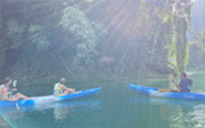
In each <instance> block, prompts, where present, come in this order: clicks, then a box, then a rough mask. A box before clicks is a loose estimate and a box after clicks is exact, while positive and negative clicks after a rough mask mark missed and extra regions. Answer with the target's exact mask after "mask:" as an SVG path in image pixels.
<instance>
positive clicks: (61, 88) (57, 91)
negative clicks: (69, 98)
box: [54, 78, 76, 96]
mask: <svg viewBox="0 0 205 128" xmlns="http://www.w3.org/2000/svg"><path fill="white" fill-rule="evenodd" d="M65 83H66V79H65V78H61V79H60V81H59V82H58V83H56V84H55V86H54V95H55V96H63V95H67V94H73V93H76V91H75V89H72V88H68V87H66V86H65Z"/></svg>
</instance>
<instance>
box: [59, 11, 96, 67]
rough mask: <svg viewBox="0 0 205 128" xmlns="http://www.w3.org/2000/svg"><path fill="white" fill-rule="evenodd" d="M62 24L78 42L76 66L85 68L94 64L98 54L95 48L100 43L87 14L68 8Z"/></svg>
mask: <svg viewBox="0 0 205 128" xmlns="http://www.w3.org/2000/svg"><path fill="white" fill-rule="evenodd" d="M93 23H94V22H93ZM60 24H61V25H62V26H63V28H64V30H65V31H68V32H69V33H70V34H72V35H74V36H75V38H76V40H77V41H78V43H77V50H76V52H77V54H76V57H75V60H74V64H82V65H85V66H88V65H90V64H94V61H93V59H94V57H95V56H96V55H97V54H98V53H97V51H96V50H95V47H96V45H97V43H98V42H99V41H98V38H97V36H96V34H95V31H94V29H93V27H92V23H91V21H90V20H89V19H88V18H87V17H86V15H85V13H84V12H83V11H82V10H80V9H78V8H76V7H67V8H66V9H65V10H64V15H63V17H62V19H61V22H60ZM94 25H95V23H94Z"/></svg>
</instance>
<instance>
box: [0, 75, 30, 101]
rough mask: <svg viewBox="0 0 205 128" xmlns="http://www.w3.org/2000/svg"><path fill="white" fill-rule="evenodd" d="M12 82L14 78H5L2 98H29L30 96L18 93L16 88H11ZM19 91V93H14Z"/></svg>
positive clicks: (1, 89)
mask: <svg viewBox="0 0 205 128" xmlns="http://www.w3.org/2000/svg"><path fill="white" fill-rule="evenodd" d="M11 84H12V79H11V78H10V77H6V78H5V79H4V80H3V84H2V85H1V86H0V100H6V101H17V100H20V99H23V100H28V99H30V98H29V97H27V96H25V95H23V94H21V93H18V92H17V89H16V88H13V89H11V87H10V85H11ZM12 92H17V93H15V94H14V93H12Z"/></svg>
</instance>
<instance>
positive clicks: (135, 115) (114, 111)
mask: <svg viewBox="0 0 205 128" xmlns="http://www.w3.org/2000/svg"><path fill="white" fill-rule="evenodd" d="M191 77H192V78H193V80H194V83H195V84H194V85H193V90H201V91H205V80H204V77H205V74H204V73H202V74H200V73H197V74H193V75H192V76H191ZM128 83H140V84H143V83H144V84H146V85H148V86H153V87H164V88H166V87H169V85H168V81H166V80H163V79H158V80H157V79H149V80H143V81H140V82H137V81H105V82H102V83H98V85H102V87H103V90H102V92H101V93H100V94H99V95H96V96H93V97H87V98H81V99H76V100H72V101H67V102H63V103H55V104H50V105H44V106H41V107H39V108H38V109H37V110H35V111H33V110H29V109H28V110H18V111H17V110H9V112H5V113H2V114H1V115H2V118H1V119H0V124H1V125H0V127H1V128H165V127H166V128H205V103H202V102H201V103H200V102H188V101H181V100H179V101H177V100H167V99H156V98H149V97H147V96H143V95H139V94H137V93H135V92H132V91H131V90H129V88H128V87H127V85H128ZM73 87H77V88H81V89H82V88H83V87H84V88H85V87H86V88H89V87H95V86H93V85H90V84H89V83H86V84H83V83H81V84H77V85H73ZM96 87H97V86H96ZM32 89H33V90H32V93H34V89H36V88H32ZM36 90H38V92H39V95H43V93H45V94H46V93H50V92H52V88H49V87H45V88H37V89H36ZM26 92H27V91H26ZM26 92H25V93H26ZM35 94H36V92H35ZM30 95H33V94H30Z"/></svg>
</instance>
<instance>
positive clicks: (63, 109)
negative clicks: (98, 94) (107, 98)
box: [52, 100, 100, 120]
mask: <svg viewBox="0 0 205 128" xmlns="http://www.w3.org/2000/svg"><path fill="white" fill-rule="evenodd" d="M99 105H100V101H99V100H90V101H80V102H79V101H78V102H71V103H70V102H66V103H63V104H62V103H58V104H55V105H54V106H53V107H52V108H53V115H54V118H55V119H56V120H63V119H65V118H66V117H68V116H69V113H72V112H75V111H78V112H79V111H80V110H81V111H82V110H86V109H88V108H90V109H98V108H99V107H100V106H99ZM78 108H79V109H78ZM82 108H83V109H82Z"/></svg>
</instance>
